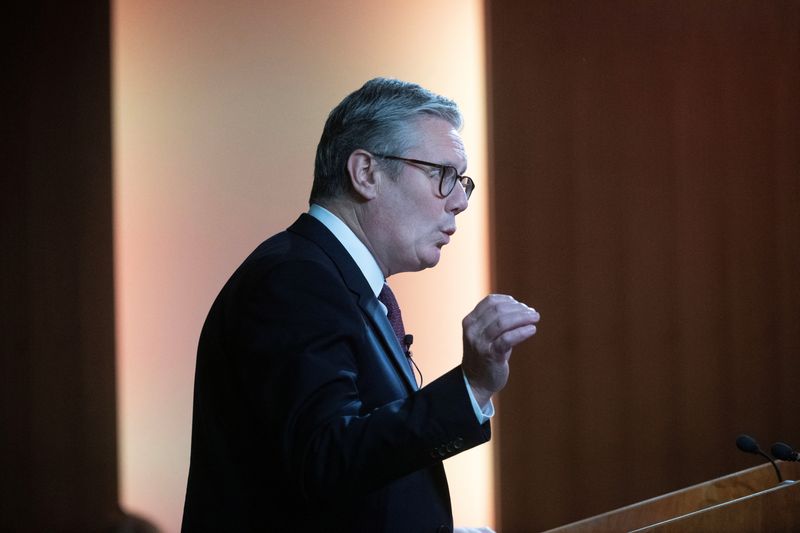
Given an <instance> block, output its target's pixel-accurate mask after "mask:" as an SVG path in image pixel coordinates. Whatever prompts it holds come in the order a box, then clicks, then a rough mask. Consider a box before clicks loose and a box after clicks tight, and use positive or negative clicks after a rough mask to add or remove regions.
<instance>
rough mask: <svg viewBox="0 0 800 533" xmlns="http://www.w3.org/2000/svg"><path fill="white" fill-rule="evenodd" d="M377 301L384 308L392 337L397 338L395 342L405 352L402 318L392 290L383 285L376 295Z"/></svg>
mask: <svg viewBox="0 0 800 533" xmlns="http://www.w3.org/2000/svg"><path fill="white" fill-rule="evenodd" d="M378 300H380V302H381V303H382V304H383V305H385V306H386V311H387V312H386V318H388V319H389V324H391V325H392V329H393V330H394V336H395V337H397V342H398V344H400V347H401V348H402V349H403V352H405V351H406V345H405V336H406V329H405V328H404V327H403V316H402V315H401V314H400V306H399V305H397V298H395V297H394V293H393V292H392V289H390V288H389V285H387V284H386V283H384V284H383V289H381V293H380V294H379V295H378Z"/></svg>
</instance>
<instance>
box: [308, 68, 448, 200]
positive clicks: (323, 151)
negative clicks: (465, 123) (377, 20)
mask: <svg viewBox="0 0 800 533" xmlns="http://www.w3.org/2000/svg"><path fill="white" fill-rule="evenodd" d="M423 116H432V117H436V118H441V119H444V120H446V121H447V122H449V123H450V124H452V125H453V127H454V128H455V129H457V130H458V129H461V123H462V118H461V112H460V111H459V110H458V105H457V104H456V103H455V102H454V101H452V100H450V99H449V98H446V97H444V96H441V95H438V94H436V93H434V92H431V91H429V90H428V89H425V88H423V87H421V86H419V85H417V84H415V83H409V82H405V81H400V80H395V79H387V78H374V79H372V80H369V81H368V82H367V83H365V84H364V85H363V86H362V87H361V88H360V89H358V90H357V91H355V92H353V93H351V94H350V95H348V96H347V97H346V98H345V99H344V100H342V101H341V103H340V104H339V105H338V106H336V107H335V108H334V109H333V111H331V113H330V115H328V120H327V121H326V122H325V128H324V129H323V130H322V137H321V138H320V141H319V144H318V145H317V157H316V161H315V163H314V185H313V186H312V188H311V197H310V199H309V202H310V203H314V202H316V201H319V200H324V199H326V198H335V197H338V196H340V195H342V194H344V193H346V192H349V191H350V190H352V185H351V183H350V175H349V173H348V171H347V160H348V159H349V157H350V154H352V153H353V151H354V150H357V149H359V148H360V149H363V150H366V151H368V152H370V153H372V154H385V155H402V154H403V153H404V152H405V151H406V150H407V149H409V148H411V147H412V146H413V143H414V139H413V128H414V122H415V121H416V120H417V119H419V118H421V117H423ZM386 163H387V167H389V168H395V169H396V168H397V167H398V166H399V165H400V163H399V162H393V161H387V162H386ZM390 165H391V166H390ZM395 172H396V170H395Z"/></svg>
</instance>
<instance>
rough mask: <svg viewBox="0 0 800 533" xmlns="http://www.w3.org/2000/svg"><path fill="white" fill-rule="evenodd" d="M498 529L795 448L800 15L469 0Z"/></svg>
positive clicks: (750, 9)
mask: <svg viewBox="0 0 800 533" xmlns="http://www.w3.org/2000/svg"><path fill="white" fill-rule="evenodd" d="M487 27H488V41H487V44H488V49H489V74H490V78H489V94H490V102H489V111H490V124H491V131H492V139H491V153H492V167H493V171H492V174H493V175H492V198H493V201H492V202H493V203H492V221H493V234H492V235H493V257H494V279H495V285H496V287H495V288H496V290H498V291H500V292H509V293H511V294H514V295H515V296H517V297H519V298H521V299H523V300H525V301H526V302H528V303H530V304H532V305H534V306H536V307H537V309H539V310H540V311H541V313H542V316H543V318H542V323H541V328H540V333H539V335H537V338H536V339H535V340H534V341H533V342H531V343H528V344H527V345H525V346H524V347H523V348H521V349H519V350H518V351H517V352H516V353H515V354H514V356H513V358H512V377H511V381H510V383H509V386H508V387H507V388H506V390H504V391H503V393H502V395H501V398H500V400H499V404H500V405H499V413H498V429H499V435H498V441H499V458H498V481H499V483H498V487H499V496H498V498H499V500H498V506H499V518H500V525H501V527H502V529H503V531H504V532H506V533H507V532H512V533H513V532H515V531H530V530H531V528H533V529H546V528H549V527H554V526H556V525H559V524H563V523H566V522H570V521H573V520H576V519H579V518H582V517H586V516H590V515H594V514H598V513H601V512H604V511H608V510H610V509H613V508H616V507H620V506H622V505H627V504H630V503H633V502H635V501H638V500H642V499H645V498H650V497H653V496H657V495H659V494H663V493H665V492H668V491H671V490H675V489H677V488H680V487H682V486H686V485H688V484H692V483H697V482H700V481H702V480H705V479H709V478H712V477H717V476H720V475H723V474H725V473H728V472H732V471H735V470H739V469H741V468H744V467H746V466H749V465H752V464H753V463H754V461H755V459H754V458H752V457H749V456H743V455H742V454H741V453H740V452H738V451H737V450H736V449H735V447H734V445H733V441H734V439H735V437H736V435H737V434H738V433H739V432H743V431H749V432H752V433H753V434H754V435H755V436H757V437H759V438H760V439H761V441H762V444H763V445H765V446H769V444H770V443H771V442H772V441H774V440H780V439H785V440H790V441H792V440H793V441H794V442H795V443H796V444H799V445H800V426H798V425H797V424H796V422H795V421H794V420H792V416H791V414H790V413H791V412H793V411H796V410H797V409H798V408H800V397H798V395H797V394H796V393H795V391H797V390H800V388H798V385H800V369H798V368H797V365H795V364H793V361H792V358H793V357H795V356H796V354H798V353H800V350H798V348H800V329H798V323H800V304H798V302H800V281H798V276H797V273H798V272H800V247H799V246H798V242H800V214H799V213H800V127H798V125H800V99H798V98H797V95H798V94H800V42H799V41H798V39H800V34H798V32H797V31H796V28H797V27H800V3H798V2H788V1H787V2H778V1H770V2H763V1H755V0H750V1H741V2H727V1H711V2H690V1H685V2H684V1H682V2H641V1H634V0H629V1H615V2H557V1H547V2H545V1H532V2H531V1H510V0H505V1H504V0H500V1H493V2H487Z"/></svg>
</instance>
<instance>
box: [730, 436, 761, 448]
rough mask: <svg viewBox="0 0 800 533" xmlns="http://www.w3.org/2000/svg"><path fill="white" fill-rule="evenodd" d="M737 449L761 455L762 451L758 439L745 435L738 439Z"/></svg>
mask: <svg viewBox="0 0 800 533" xmlns="http://www.w3.org/2000/svg"><path fill="white" fill-rule="evenodd" d="M736 447H737V448H739V449H740V450H742V451H743V452H745V453H759V452H760V451H761V450H760V449H759V447H758V443H757V442H756V439H754V438H753V437H751V436H750V435H745V434H744V433H742V434H741V435H739V436H738V437H736Z"/></svg>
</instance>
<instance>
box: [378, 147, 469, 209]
mask: <svg viewBox="0 0 800 533" xmlns="http://www.w3.org/2000/svg"><path fill="white" fill-rule="evenodd" d="M375 156H377V157H381V158H383V159H391V160H393V161H402V162H403V163H406V164H409V165H424V166H426V167H431V168H435V169H436V170H437V171H438V173H439V194H441V195H442V196H448V195H449V194H450V193H451V192H453V189H455V187H456V183H460V184H461V186H462V187H464V193H465V194H466V195H467V200H469V196H470V195H471V194H472V191H474V190H475V182H474V181H472V178H470V177H469V176H462V175H461V174H459V173H458V170H456V167H451V166H450V165H440V164H438V163H430V162H428V161H421V160H419V159H408V158H406V157H397V156H396V155H383V154H375Z"/></svg>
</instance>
